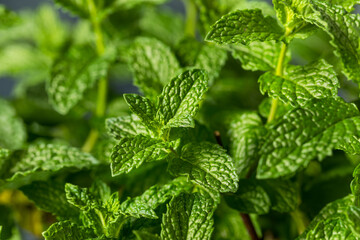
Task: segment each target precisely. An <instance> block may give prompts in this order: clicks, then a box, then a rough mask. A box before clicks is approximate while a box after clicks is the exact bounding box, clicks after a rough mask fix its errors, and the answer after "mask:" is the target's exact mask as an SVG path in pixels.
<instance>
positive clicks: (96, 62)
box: [46, 46, 115, 114]
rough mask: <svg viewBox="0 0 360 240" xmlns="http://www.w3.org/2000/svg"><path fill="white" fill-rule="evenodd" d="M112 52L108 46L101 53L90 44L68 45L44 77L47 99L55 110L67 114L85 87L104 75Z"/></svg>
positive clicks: (81, 96) (110, 60)
mask: <svg viewBox="0 0 360 240" xmlns="http://www.w3.org/2000/svg"><path fill="white" fill-rule="evenodd" d="M114 56H115V53H114V51H113V50H111V51H110V50H109V51H108V52H106V53H105V54H104V55H103V56H101V57H98V56H97V53H96V52H95V51H94V50H93V49H92V48H91V47H89V46H81V47H78V46H77V47H71V48H70V49H69V50H68V52H66V53H65V54H64V56H62V57H61V58H59V59H58V60H57V61H55V63H54V64H53V66H52V69H51V77H50V79H49V80H48V81H47V87H46V90H47V93H48V95H49V101H50V103H51V104H52V106H53V107H54V109H55V110H56V111H58V112H59V113H61V114H66V113H68V112H69V110H70V109H71V108H72V107H74V106H75V105H76V104H77V103H78V102H79V101H80V100H81V99H82V98H83V95H84V93H85V91H86V90H87V89H89V88H91V87H93V86H94V84H95V82H96V81H97V80H99V79H100V78H103V77H105V76H106V75H107V71H108V68H109V66H110V63H111V62H112V60H113V58H114Z"/></svg>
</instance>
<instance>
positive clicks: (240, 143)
mask: <svg viewBox="0 0 360 240" xmlns="http://www.w3.org/2000/svg"><path fill="white" fill-rule="evenodd" d="M227 129H228V130H227V133H226V135H227V136H228V137H229V142H230V143H229V153H230V156H231V157H232V158H233V160H234V163H235V168H236V172H237V174H238V176H239V177H240V178H244V177H245V176H246V175H247V173H248V171H249V170H250V167H251V166H252V164H253V163H254V161H255V160H256V159H257V157H258V156H257V155H258V150H259V147H260V141H261V138H262V136H263V134H265V132H266V131H265V128H264V127H263V123H262V120H261V118H260V117H259V115H258V114H256V113H254V112H245V113H241V114H236V115H234V116H232V117H231V118H230V120H229V123H228V124H227Z"/></svg>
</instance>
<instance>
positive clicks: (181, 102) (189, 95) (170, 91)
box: [157, 69, 208, 127]
mask: <svg viewBox="0 0 360 240" xmlns="http://www.w3.org/2000/svg"><path fill="white" fill-rule="evenodd" d="M207 84H208V77H207V74H206V73H205V71H203V70H199V69H194V70H189V71H185V72H184V73H182V74H180V75H179V76H178V77H176V78H173V79H172V80H171V81H170V83H169V84H168V85H166V86H165V87H164V89H163V91H162V93H161V95H160V96H159V99H158V107H157V108H158V112H157V118H158V119H159V120H160V121H161V122H162V123H163V125H165V127H190V126H193V119H192V118H193V117H194V116H195V114H196V112H197V111H198V109H199V104H200V101H201V100H202V98H203V95H204V93H205V92H206V90H207Z"/></svg>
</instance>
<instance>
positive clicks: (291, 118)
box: [257, 98, 360, 178]
mask: <svg viewBox="0 0 360 240" xmlns="http://www.w3.org/2000/svg"><path fill="white" fill-rule="evenodd" d="M359 115H360V114H359V111H358V109H357V108H356V106H355V105H353V104H348V103H345V102H344V101H343V100H342V99H340V98H324V99H319V100H318V99H314V100H311V101H309V102H308V103H307V104H306V105H304V106H303V107H298V108H295V109H293V110H291V111H290V112H288V113H287V114H285V115H284V116H283V118H281V119H279V120H277V121H275V122H274V123H273V124H271V125H269V130H268V133H267V135H266V136H265V138H264V143H263V145H262V146H261V149H260V160H259V165H258V170H257V177H258V178H277V177H279V176H286V175H290V174H293V173H294V172H295V171H297V170H298V169H299V168H301V167H305V166H307V165H308V163H309V162H310V161H311V160H312V159H314V158H315V157H317V158H318V159H319V160H322V159H323V158H324V157H326V156H329V155H331V154H332V149H333V148H341V146H344V145H346V144H348V143H350V141H351V139H352V138H353V136H357V135H358V132H359V130H360V116H359ZM354 147H356V148H357V149H359V143H358V144H357V145H354Z"/></svg>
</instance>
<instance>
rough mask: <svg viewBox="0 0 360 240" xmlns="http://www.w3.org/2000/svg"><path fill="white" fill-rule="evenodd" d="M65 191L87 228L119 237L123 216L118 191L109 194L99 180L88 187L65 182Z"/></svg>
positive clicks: (100, 233) (108, 235)
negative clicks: (78, 210)
mask: <svg viewBox="0 0 360 240" xmlns="http://www.w3.org/2000/svg"><path fill="white" fill-rule="evenodd" d="M65 192H66V198H67V200H68V202H69V203H70V204H72V205H74V206H75V207H77V208H79V209H80V211H81V213H82V214H83V216H84V218H83V219H82V220H83V224H84V225H85V226H86V227H87V228H92V229H93V230H94V232H95V233H96V234H97V235H100V236H101V235H102V234H104V235H105V236H106V237H108V238H118V237H119V234H120V230H121V227H122V222H123V220H124V217H123V215H122V214H121V212H120V202H119V194H118V192H115V193H113V194H111V191H110V188H109V187H108V186H107V185H106V184H105V183H103V182H100V181H97V182H95V183H94V184H93V186H92V187H91V188H90V189H87V188H80V187H78V186H76V185H72V184H69V183H67V184H66V185H65Z"/></svg>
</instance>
